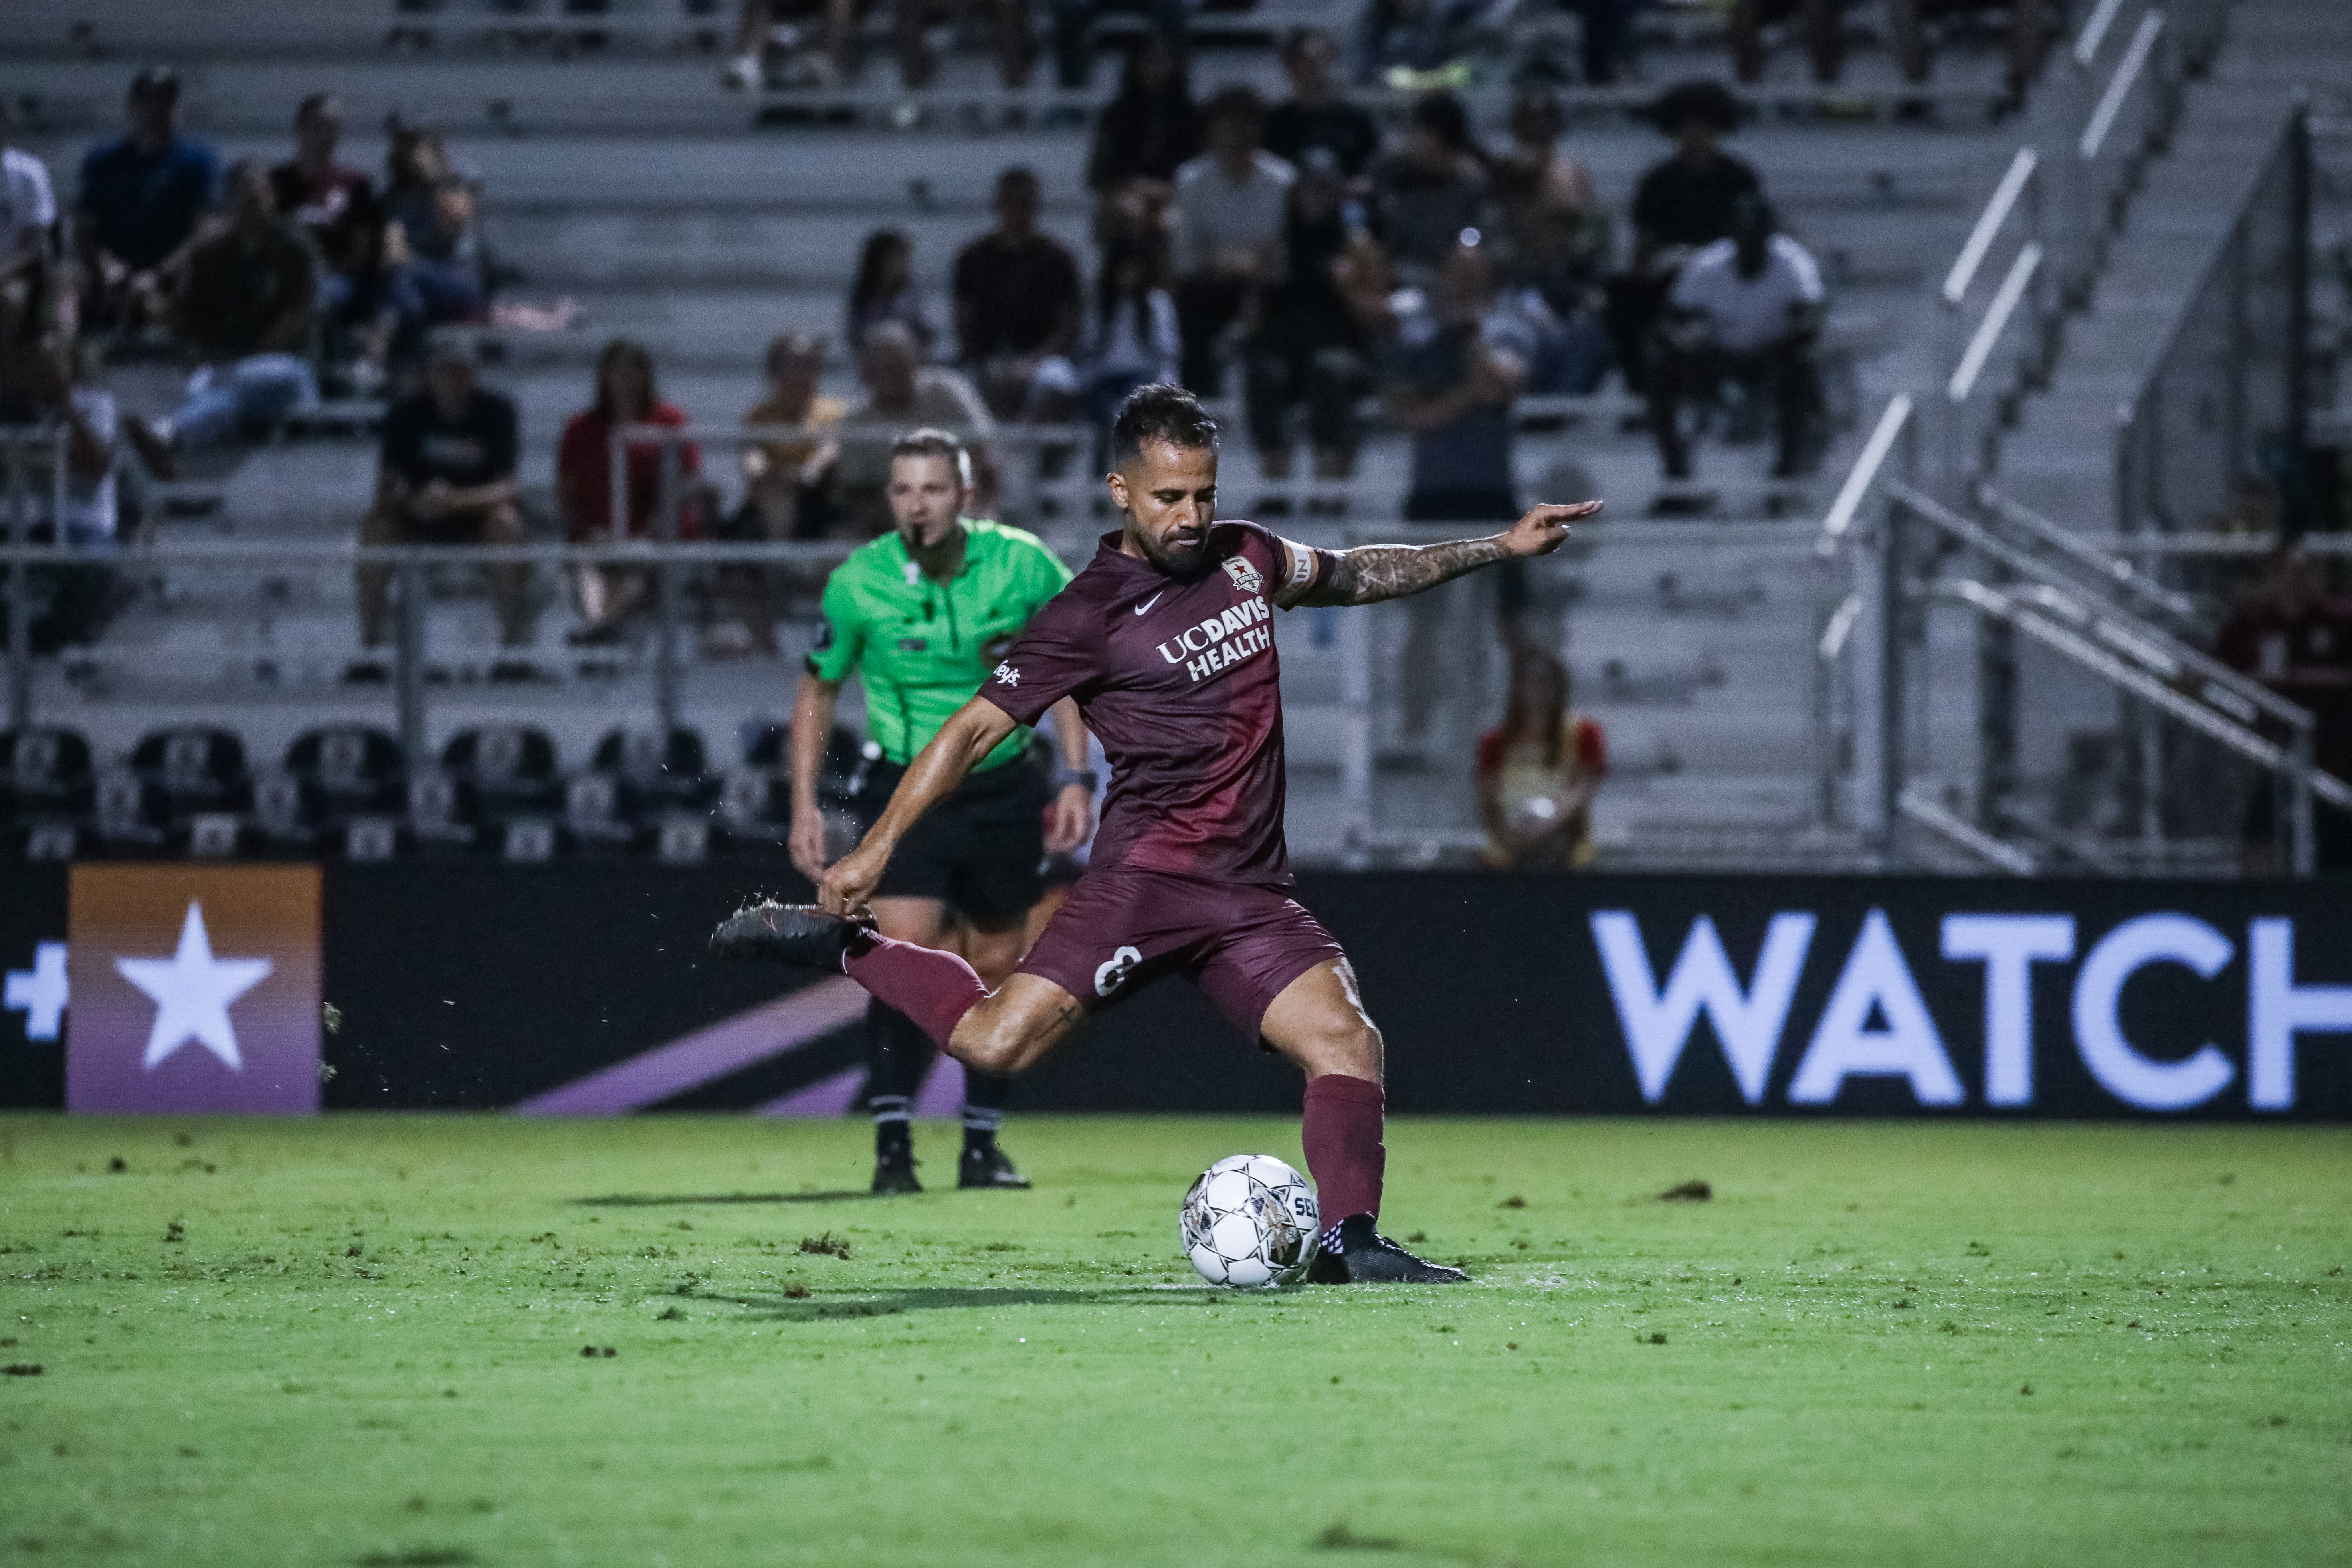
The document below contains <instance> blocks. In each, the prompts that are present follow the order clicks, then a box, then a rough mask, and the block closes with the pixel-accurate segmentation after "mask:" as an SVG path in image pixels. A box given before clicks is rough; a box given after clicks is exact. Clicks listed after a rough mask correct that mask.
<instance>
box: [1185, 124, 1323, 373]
mask: <svg viewBox="0 0 2352 1568" xmlns="http://www.w3.org/2000/svg"><path fill="white" fill-rule="evenodd" d="M1203 120H1204V121H1205V124H1206V129H1207V132H1208V143H1209V150H1208V151H1207V152H1206V153H1202V154H1201V156H1199V157H1197V158H1195V159H1193V160H1192V162H1190V163H1186V164H1185V165H1184V166H1183V167H1182V168H1181V169H1179V170H1177V171H1176V205H1175V208H1174V219H1175V222H1174V226H1173V232H1172V234H1171V238H1170V247H1169V251H1170V263H1171V266H1170V270H1171V271H1172V272H1173V273H1174V274H1175V277H1176V320H1177V323H1178V326H1179V328H1180V329H1181V331H1182V333H1183V339H1184V384H1185V385H1186V386H1188V387H1190V388H1191V389H1192V391H1193V392H1195V393H1197V394H1199V395H1202V396H1203V397H1214V396H1216V395H1218V393H1219V392H1220V391H1221V390H1222V389H1223V384H1224V356H1225V351H1226V349H1227V348H1228V346H1229V343H1230V342H1232V341H1236V340H1238V339H1239V337H1240V336H1241V335H1242V334H1243V333H1244V332H1245V331H1247V329H1248V324H1249V322H1250V321H1251V320H1253V319H1254V318H1255V314H1256V310H1257V307H1258V303H1259V299H1258V296H1259V292H1260V290H1262V289H1265V286H1266V285H1268V284H1270V283H1272V282H1274V281H1275V280H1276V279H1278V278H1280V277H1281V276H1282V238H1283V220H1284V215H1285V214H1286V212H1287V210H1288V207H1289V202H1290V187H1291V184H1292V183H1293V182H1294V181H1296V180H1297V177H1298V176H1297V170H1295V169H1293V168H1292V167H1291V166H1290V165H1289V164H1287V163H1284V162H1283V161H1282V160H1281V159H1279V158H1277V157H1276V156H1275V155H1274V154H1273V153H1268V152H1266V151H1265V150H1264V149H1262V148H1260V147H1259V146H1258V144H1257V143H1258V131H1259V128H1260V126H1261V125H1262V124H1263V123H1264V121H1265V107H1264V105H1263V104H1261V103H1260V102H1259V100H1258V96H1257V94H1256V92H1255V90H1253V89H1249V88H1246V87H1229V88H1226V89H1223V91H1221V92H1219V93H1218V94H1217V96H1216V97H1215V98H1213V99H1212V100H1210V101H1209V107H1208V110H1207V111H1206V112H1205V114H1204V115H1203Z"/></svg>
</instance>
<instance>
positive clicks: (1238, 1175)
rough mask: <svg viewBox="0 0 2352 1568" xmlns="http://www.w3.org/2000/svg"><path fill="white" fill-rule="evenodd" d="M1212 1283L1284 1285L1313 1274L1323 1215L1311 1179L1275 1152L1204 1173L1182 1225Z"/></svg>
mask: <svg viewBox="0 0 2352 1568" xmlns="http://www.w3.org/2000/svg"><path fill="white" fill-rule="evenodd" d="M1176 1230H1177V1235H1178V1237H1180V1238H1181V1240H1182V1242H1183V1244H1184V1254H1185V1256H1186V1257H1188V1258H1192V1267H1193V1268H1197V1269H1199V1270H1200V1271H1201V1278H1202V1279H1206V1280H1207V1281H1208V1282H1209V1283H1210V1284H1212V1285H1235V1286H1254V1285H1284V1284H1287V1283H1289V1282H1290V1281H1291V1280H1293V1279H1297V1278H1298V1277H1299V1276H1300V1275H1301V1274H1303V1273H1305V1272H1306V1271H1307V1264H1308V1263H1310V1262H1312V1261H1313V1260H1314V1258H1315V1244H1316V1241H1317V1239H1318V1237H1320V1235H1321V1233H1322V1211H1321V1210H1320V1209H1319V1208H1318V1207H1317V1205H1316V1203H1315V1189H1314V1188H1313V1187H1311V1186H1309V1185H1308V1184H1307V1178H1306V1177H1304V1176H1302V1175H1300V1174H1299V1173H1297V1171H1294V1170H1292V1169H1291V1168H1290V1167H1289V1166H1288V1165H1286V1164H1284V1163H1282V1162H1281V1161H1279V1160H1277V1159H1276V1158H1275V1157H1274V1156H1273V1155H1271V1154H1235V1155H1234V1156H1233V1157H1232V1158H1230V1159H1225V1160H1220V1161H1218V1162H1217V1163H1215V1164H1213V1165H1212V1166H1210V1167H1209V1168H1208V1169H1207V1170H1205V1171H1203V1172H1202V1173H1201V1179H1200V1180H1199V1181H1197V1182H1194V1183H1193V1184H1192V1191H1191V1192H1189V1193H1186V1194H1184V1208H1183V1212H1182V1213H1181V1215H1178V1217H1177V1223H1176Z"/></svg>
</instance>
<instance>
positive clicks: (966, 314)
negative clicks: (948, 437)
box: [955, 167, 1084, 422]
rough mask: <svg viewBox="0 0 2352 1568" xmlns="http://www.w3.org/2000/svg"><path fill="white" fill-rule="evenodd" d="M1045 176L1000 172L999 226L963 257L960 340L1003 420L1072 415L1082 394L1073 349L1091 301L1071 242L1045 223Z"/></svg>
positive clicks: (958, 285) (959, 262)
mask: <svg viewBox="0 0 2352 1568" xmlns="http://www.w3.org/2000/svg"><path fill="white" fill-rule="evenodd" d="M1043 201H1044V198H1043V195H1042V194H1041V193H1040V191H1039V189H1038V185H1037V176H1036V174H1034V173H1033V172H1032V171H1030V170H1028V169H1026V168H1019V167H1015V168H1011V169H1007V170H1005V171H1004V173H1003V174H1000V175H999V176H997V181H996V226H995V227H994V228H992V229H991V230H989V232H988V233H986V234H983V235H982V236H981V237H979V238H978V239H975V240H973V241H972V242H971V244H970V245H967V246H965V247H963V249H962V250H961V251H959V252H958V253H957V255H956V263H955V331H956V346H957V348H958V350H959V352H960V354H961V359H962V362H963V365H964V368H965V370H966V372H967V373H968V374H971V377H972V378H973V379H974V380H975V381H976V382H977V383H978V384H979V385H980V389H981V395H982V397H984V398H985V399H986V400H987V402H988V406H989V408H990V410H991V411H992V412H993V413H994V414H995V415H996V416H998V417H999V418H1002V419H1026V420H1035V421H1041V422H1051V421H1053V420H1056V419H1066V418H1067V417H1068V416H1069V415H1070V411H1071V409H1072V408H1073V407H1074V406H1075V405H1076V400H1077V394H1078V376H1077V371H1076V369H1075V368H1074V367H1073V366H1072V365H1071V363H1070V355H1071V354H1072V353H1075V352H1076V349H1077V346H1078V330H1079V326H1080V321H1081V316H1082V314H1083V310H1084V304H1083V300H1082V298H1081V291H1082V286H1081V285H1080V283H1079V281H1078V263H1077V259H1076V258H1075V257H1073V256H1072V255H1071V254H1070V247H1068V246H1066V245H1064V244H1063V243H1062V242H1061V241H1060V240H1058V239H1055V237H1053V236H1052V235H1050V234H1045V233H1044V232H1042V231H1040V230H1039V228H1038V227H1037V214H1038V209H1039V208H1040V206H1041V205H1043Z"/></svg>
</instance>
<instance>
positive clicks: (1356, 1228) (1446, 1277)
mask: <svg viewBox="0 0 2352 1568" xmlns="http://www.w3.org/2000/svg"><path fill="white" fill-rule="evenodd" d="M1469 1278H1470V1276H1468V1275H1467V1274H1465V1273H1463V1272H1462V1270H1460V1269H1459V1268H1446V1267H1445V1266H1444V1264H1441V1263H1424V1262H1423V1261H1422V1260H1421V1259H1420V1258H1415V1257H1414V1256H1413V1255H1412V1253H1410V1252H1407V1251H1406V1250H1405V1249H1404V1248H1403V1247H1399V1246H1398V1245H1397V1244H1396V1243H1395V1242H1393V1241H1391V1240H1390V1239H1389V1238H1388V1237H1385V1236H1382V1235H1381V1233H1380V1232H1379V1231H1377V1230H1375V1229H1373V1228H1372V1216H1371V1215H1368V1214H1359V1215H1349V1216H1348V1217H1347V1218H1346V1219H1343V1220H1341V1221H1340V1222H1339V1249H1338V1250H1337V1251H1334V1250H1332V1249H1331V1248H1328V1247H1326V1248H1324V1249H1323V1250H1322V1251H1320V1252H1318V1253H1317V1254H1316V1255H1315V1261H1314V1262H1312V1263H1310V1264H1308V1265H1307V1283H1308V1284H1309V1285H1459V1284H1461V1283H1463V1282H1464V1281H1465V1280H1467V1279H1469Z"/></svg>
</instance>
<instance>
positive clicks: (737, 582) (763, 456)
mask: <svg viewBox="0 0 2352 1568" xmlns="http://www.w3.org/2000/svg"><path fill="white" fill-rule="evenodd" d="M877 324H879V323H877ZM891 324H892V326H893V327H894V328H896V329H897V330H899V331H904V330H905V324H904V323H903V322H893V323H891ZM766 366H767V373H768V395H766V396H765V397H763V398H761V400H760V401H759V402H757V403H755V404H753V405H751V408H750V410H749V411H748V412H746V413H745V414H744V416H743V423H744V424H745V425H747V426H755V427H756V426H799V427H800V428H801V431H802V434H799V435H795V436H782V437H762V438H761V439H759V440H756V441H754V442H752V443H751V445H749V446H747V447H744V448H743V504H742V506H741V507H740V508H739V509H737V510H736V511H735V513H734V515H733V516H731V517H730V518H728V519H727V521H726V522H725V523H724V524H723V525H722V527H721V528H720V530H719V532H720V536H721V537H722V538H726V539H730V540H740V541H745V542H760V543H772V542H782V541H786V540H810V539H824V538H828V537H831V536H832V535H833V534H834V532H835V525H836V523H837V521H839V519H840V511H839V509H838V508H837V507H835V504H834V493H833V480H834V472H833V468H834V460H835V458H837V457H839V456H840V453H841V443H840V441H839V440H838V439H837V438H836V437H834V436H832V435H829V434H826V433H825V432H827V431H828V430H829V429H830V427H831V426H836V425H838V424H840V423H841V422H842V420H843V419H844V418H845V417H846V416H847V415H848V413H849V405H847V404H845V403H844V402H843V401H842V400H841V399H840V398H838V397H827V396H824V395H822V394H820V393H819V392H818V391H817V378H818V377H819V376H820V375H822V374H824V341H823V340H822V339H818V338H814V337H811V336H809V335H808V334H807V333H805V332H794V333H793V334H791V335H790V336H787V337H780V338H778V339H776V340H775V341H774V342H771V343H770V344H769V345H768V353H767V360H766ZM716 581H717V598H718V601H719V620H720V624H719V625H718V626H714V627H713V628H712V629H711V632H710V635H709V637H705V638H704V640H703V651H704V652H705V653H706V654H709V655H711V656H713V657H717V658H731V657H735V656H738V655H741V654H746V653H755V652H756V653H761V654H766V655H770V656H772V655H774V653H775V652H776V617H777V616H778V614H779V613H780V612H781V611H782V609H783V607H784V604H783V602H784V601H785V600H786V599H788V598H789V597H790V596H791V595H793V593H795V592H807V593H811V594H814V593H815V592H816V591H818V590H820V589H822V587H823V586H824V574H823V573H821V572H820V573H815V574H804V573H801V572H797V571H795V570H793V568H791V567H789V566H762V565H757V564H743V565H729V566H721V567H720V568H719V571H718V573H717V574H716Z"/></svg>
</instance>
